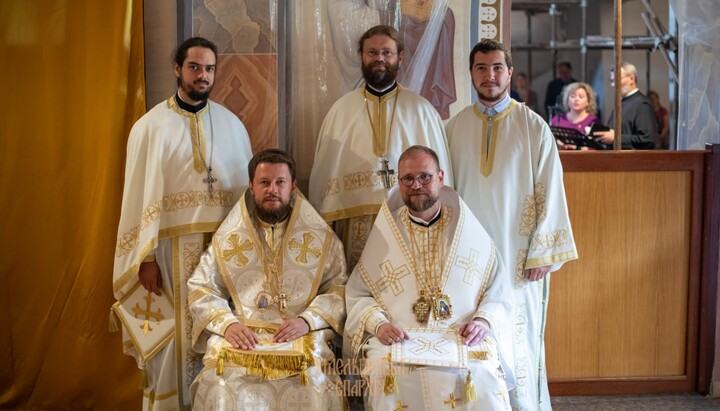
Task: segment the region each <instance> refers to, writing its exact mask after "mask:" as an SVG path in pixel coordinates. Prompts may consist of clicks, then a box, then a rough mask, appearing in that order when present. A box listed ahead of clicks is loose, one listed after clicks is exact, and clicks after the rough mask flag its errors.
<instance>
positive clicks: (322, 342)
mask: <svg viewBox="0 0 720 411" xmlns="http://www.w3.org/2000/svg"><path fill="white" fill-rule="evenodd" d="M248 172H249V176H250V185H249V188H248V189H247V191H246V192H245V194H244V195H243V197H242V198H241V199H240V201H239V202H238V203H237V204H236V205H235V207H234V208H233V209H232V211H231V212H230V214H229V215H228V216H227V218H226V219H225V221H224V222H223V223H222V225H221V226H220V228H219V229H218V231H217V233H216V234H215V236H214V237H213V240H212V244H211V245H210V247H209V248H208V250H207V251H206V252H205V254H203V256H202V258H201V260H200V263H199V265H198V267H197V269H196V270H195V273H194V274H193V276H192V277H191V278H190V280H189V281H188V289H189V297H188V304H189V307H190V312H191V314H192V318H193V335H192V340H193V347H194V349H195V350H197V351H199V352H204V353H205V356H204V358H203V364H204V368H203V370H202V372H201V373H200V375H199V376H198V377H197V378H196V380H195V382H194V383H193V385H192V386H191V392H192V396H193V409H194V410H202V409H231V410H232V409H237V410H242V409H250V408H251V409H254V410H276V409H283V410H285V409H288V410H294V409H299V407H304V406H309V405H311V406H310V408H309V409H314V410H321V409H322V410H337V409H342V398H341V397H340V393H339V392H338V391H337V390H336V389H333V388H334V387H337V385H338V381H337V380H338V378H339V377H338V376H337V375H334V376H330V375H324V374H323V372H322V370H321V367H320V366H321V364H322V362H324V361H331V360H333V359H334V356H333V354H332V351H331V350H330V348H329V346H328V341H331V340H332V339H333V338H334V337H336V336H337V335H339V334H340V333H341V332H342V328H343V322H344V320H345V300H344V289H345V282H346V281H347V275H346V265H345V257H344V254H343V250H342V244H341V243H340V241H339V240H338V238H337V237H336V236H335V234H334V233H333V231H332V230H331V229H330V228H329V227H328V226H327V224H326V223H325V221H324V220H323V219H322V218H321V217H320V216H319V215H318V214H317V213H316V212H315V210H314V209H313V208H312V206H310V204H309V203H308V202H307V201H306V200H305V198H303V196H302V195H301V194H300V193H299V192H298V191H297V189H296V184H297V182H296V177H295V161H294V160H293V159H292V157H290V156H289V155H288V154H286V153H285V152H283V151H281V150H276V149H270V150H265V151H262V152H260V153H258V154H256V155H255V156H254V157H253V159H252V160H251V161H250V164H249V165H248ZM303 409H306V408H303Z"/></svg>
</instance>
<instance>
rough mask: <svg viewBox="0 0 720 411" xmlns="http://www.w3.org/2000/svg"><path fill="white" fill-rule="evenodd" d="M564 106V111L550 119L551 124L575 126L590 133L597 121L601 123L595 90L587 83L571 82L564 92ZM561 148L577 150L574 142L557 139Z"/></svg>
mask: <svg viewBox="0 0 720 411" xmlns="http://www.w3.org/2000/svg"><path fill="white" fill-rule="evenodd" d="M562 107H563V110H564V111H565V112H564V113H561V114H558V115H556V116H554V117H553V118H552V119H551V120H550V125H551V126H556V127H565V128H574V129H575V130H578V131H579V132H581V133H582V134H586V135H587V134H588V133H589V132H590V128H591V127H592V125H593V124H595V123H598V124H599V123H601V122H600V119H599V118H598V117H597V103H596V101H595V92H594V91H593V89H592V87H590V85H589V84H587V83H581V82H576V83H570V84H568V85H567V86H565V88H564V89H563V92H562ZM555 141H556V142H557V145H558V148H559V149H561V150H575V149H576V148H577V147H576V146H574V145H572V144H564V143H563V142H562V141H560V140H555Z"/></svg>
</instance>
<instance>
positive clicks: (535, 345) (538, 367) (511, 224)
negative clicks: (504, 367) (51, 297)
mask: <svg viewBox="0 0 720 411" xmlns="http://www.w3.org/2000/svg"><path fill="white" fill-rule="evenodd" d="M490 124H492V127H489V125H490ZM489 128H491V130H492V131H491V133H490V136H489V139H488V136H487V134H488V129H489ZM447 131H448V140H449V144H450V153H451V156H452V159H453V170H454V172H455V183H456V189H457V190H458V193H460V195H461V196H462V197H463V199H464V200H465V201H466V202H467V204H468V206H469V207H470V209H471V210H472V211H473V213H474V214H475V216H476V217H477V218H478V220H480V223H481V224H482V225H483V226H484V227H485V228H486V229H487V231H488V233H489V234H490V236H491V237H492V238H493V239H494V240H495V243H496V244H497V247H498V250H499V251H500V254H501V255H502V258H503V261H504V262H505V264H506V265H507V267H508V272H507V274H508V277H509V279H510V282H511V284H512V287H513V291H514V294H515V299H514V300H515V302H514V306H513V319H512V323H513V324H514V327H513V330H514V332H513V346H514V361H515V364H514V372H515V377H516V380H517V387H516V388H515V389H514V390H513V391H512V392H511V401H512V404H513V408H517V409H519V410H537V409H550V406H551V404H550V396H549V394H548V390H547V377H546V373H545V358H544V351H545V350H544V342H543V332H544V328H545V315H546V310H547V296H548V293H549V286H550V275H549V274H548V275H547V276H546V277H545V279H544V280H542V281H537V282H530V281H527V280H525V279H524V277H523V271H524V270H525V269H527V268H535V267H543V266H551V271H556V270H558V269H559V268H560V266H562V264H563V263H564V262H566V261H570V260H574V259H576V258H577V257H578V255H577V249H576V247H575V241H574V239H573V233H572V228H571V227H570V219H569V217H568V209H567V203H566V200H565V188H564V187H563V171H562V164H561V163H560V158H559V156H558V153H557V148H556V145H555V139H554V138H553V136H552V134H551V133H550V129H549V127H548V125H547V123H545V121H544V120H543V119H542V118H541V117H540V116H538V115H537V114H535V113H534V112H532V111H531V110H530V109H529V108H528V107H527V106H525V105H524V104H518V103H515V102H514V101H511V103H510V105H509V106H508V107H507V108H506V109H505V110H503V111H502V112H500V113H498V114H496V115H493V116H487V115H485V114H483V113H482V112H481V111H480V109H479V108H478V107H477V106H476V105H471V106H468V107H466V108H465V109H464V110H463V111H461V112H460V113H459V114H458V115H457V116H456V117H454V118H453V119H452V120H450V122H449V123H448V126H447Z"/></svg>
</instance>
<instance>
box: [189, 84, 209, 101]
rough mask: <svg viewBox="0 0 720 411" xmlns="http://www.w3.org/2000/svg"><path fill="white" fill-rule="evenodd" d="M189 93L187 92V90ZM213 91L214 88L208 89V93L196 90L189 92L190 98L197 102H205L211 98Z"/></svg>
mask: <svg viewBox="0 0 720 411" xmlns="http://www.w3.org/2000/svg"><path fill="white" fill-rule="evenodd" d="M186 91H187V90H186ZM211 91H212V87H208V89H207V91H202V92H201V91H196V90H195V89H192V90H189V91H187V95H188V97H190V98H191V99H193V100H195V101H205V100H207V99H208V97H209V96H210V92H211Z"/></svg>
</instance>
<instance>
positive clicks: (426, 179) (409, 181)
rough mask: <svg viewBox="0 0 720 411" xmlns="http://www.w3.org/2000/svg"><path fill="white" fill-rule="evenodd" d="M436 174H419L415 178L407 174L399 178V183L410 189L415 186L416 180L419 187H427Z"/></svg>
mask: <svg viewBox="0 0 720 411" xmlns="http://www.w3.org/2000/svg"><path fill="white" fill-rule="evenodd" d="M437 174H438V171H436V172H434V173H420V174H418V175H417V176H411V175H409V174H408V175H405V176H402V177H400V183H401V184H402V185H404V186H405V187H412V186H413V185H415V180H417V181H418V182H419V183H420V184H421V185H428V184H430V182H431V181H432V179H433V177H435V176H436V175H437Z"/></svg>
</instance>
